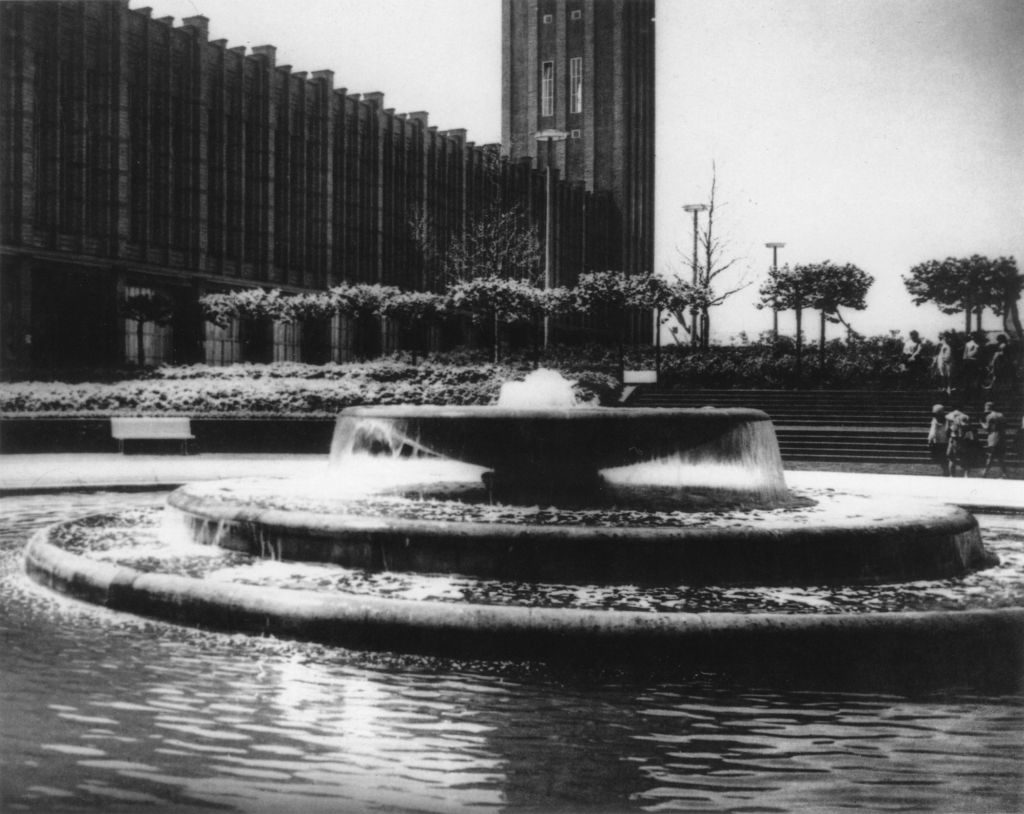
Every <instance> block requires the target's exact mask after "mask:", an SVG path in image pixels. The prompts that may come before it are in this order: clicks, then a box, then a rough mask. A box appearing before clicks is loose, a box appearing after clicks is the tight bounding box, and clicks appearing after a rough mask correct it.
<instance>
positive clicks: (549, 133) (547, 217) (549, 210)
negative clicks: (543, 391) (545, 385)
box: [534, 128, 569, 350]
mask: <svg viewBox="0 0 1024 814" xmlns="http://www.w3.org/2000/svg"><path fill="white" fill-rule="evenodd" d="M568 137H569V134H568V133H566V132H565V131H564V130H555V129H552V128H549V129H547V130H541V131H540V132H539V133H537V134H536V135H535V136H534V138H536V139H537V141H544V142H547V155H546V156H545V159H544V290H545V291H546V290H547V289H549V288H551V284H552V283H553V282H554V280H553V279H552V278H553V277H554V272H555V240H554V235H553V232H554V230H555V184H554V173H553V172H552V167H551V165H552V164H553V163H554V143H555V142H556V141H565V140H566V139H567V138H568ZM550 333H551V325H550V322H549V317H548V316H547V314H545V315H544V350H547V348H548V338H549V336H550Z"/></svg>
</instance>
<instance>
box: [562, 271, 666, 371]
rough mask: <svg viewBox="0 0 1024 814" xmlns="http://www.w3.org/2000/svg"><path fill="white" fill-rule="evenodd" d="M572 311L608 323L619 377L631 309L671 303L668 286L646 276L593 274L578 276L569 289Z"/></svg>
mask: <svg viewBox="0 0 1024 814" xmlns="http://www.w3.org/2000/svg"><path fill="white" fill-rule="evenodd" d="M572 296H573V298H574V300H575V307H576V310H578V311H580V312H582V313H588V314H593V315H595V316H604V317H606V318H609V319H611V320H612V324H613V325H614V331H615V339H616V345H617V347H618V355H619V377H620V378H621V377H622V372H623V370H624V369H625V341H626V330H627V326H628V321H629V320H628V317H629V312H630V310H631V309H641V310H651V311H661V310H664V309H666V308H667V307H668V306H669V305H670V304H671V296H670V292H669V286H668V284H667V283H666V282H665V281H664V280H663V279H662V278H660V277H657V276H655V275H653V274H650V273H644V274H624V273H623V272H621V271H595V272H590V273H589V274H581V275H580V278H579V281H578V282H577V283H576V286H575V288H573V289H572Z"/></svg>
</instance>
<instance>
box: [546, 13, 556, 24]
mask: <svg viewBox="0 0 1024 814" xmlns="http://www.w3.org/2000/svg"><path fill="white" fill-rule="evenodd" d="M554 21H555V15H554V14H545V15H544V25H551V23H553V22H554Z"/></svg>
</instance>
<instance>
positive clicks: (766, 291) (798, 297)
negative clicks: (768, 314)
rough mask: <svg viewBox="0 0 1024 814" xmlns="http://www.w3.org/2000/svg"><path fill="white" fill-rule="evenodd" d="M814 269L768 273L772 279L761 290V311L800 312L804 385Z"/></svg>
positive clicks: (780, 269) (783, 268) (799, 355)
mask: <svg viewBox="0 0 1024 814" xmlns="http://www.w3.org/2000/svg"><path fill="white" fill-rule="evenodd" d="M812 270H813V267H812V266H795V267H793V268H790V266H789V265H788V264H786V265H784V266H780V267H778V268H772V269H769V270H768V279H767V280H765V282H764V283H762V285H761V288H760V290H759V292H758V293H759V294H760V296H761V301H760V302H759V303H757V307H758V308H772V309H773V310H775V311H790V310H792V311H795V312H796V381H797V383H799V382H800V373H801V359H802V356H803V312H804V309H805V308H813V307H814V304H815V301H816V300H815V295H814V289H815V280H814V278H813V276H812V274H811V271H812Z"/></svg>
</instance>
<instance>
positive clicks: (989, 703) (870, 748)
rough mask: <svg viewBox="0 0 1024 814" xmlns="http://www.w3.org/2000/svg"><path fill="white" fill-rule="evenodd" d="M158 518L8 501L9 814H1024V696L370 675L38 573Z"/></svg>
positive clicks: (5, 760)
mask: <svg viewBox="0 0 1024 814" xmlns="http://www.w3.org/2000/svg"><path fill="white" fill-rule="evenodd" d="M161 498H162V496H152V495H127V496H125V495H120V496H116V497H115V498H112V497H111V496H95V495H68V496H61V497H60V498H54V497H53V496H44V497H26V498H8V499H3V500H0V509H2V510H3V513H4V515H3V516H4V521H3V524H2V529H0V631H2V637H3V641H2V647H3V650H2V652H3V671H2V698H0V702H2V706H0V712H2V719H0V726H2V733H0V759H2V764H3V767H4V768H3V772H2V775H0V783H2V786H0V790H2V798H0V803H2V804H0V808H2V810H3V811H5V812H6V811H18V810H24V809H29V810H42V811H62V810H68V811H71V810H89V809H91V810H104V811H107V810H120V811H141V810H167V809H170V810H183V811H184V810H204V809H209V810H227V811H256V812H263V811H266V812H290V811H296V812H307V811H361V810H366V809H368V808H370V807H374V806H377V807H380V808H383V809H384V810H393V811H439V812H441V811H444V812H446V811H453V810H456V811H457V810H493V809H527V808H530V809H533V810H538V809H539V810H543V811H547V810H555V809H577V810H578V809H588V810H590V809H599V808H600V809H604V810H614V811H618V810H623V809H637V810H639V809H648V810H662V809H664V810H668V809H673V810H709V811H728V810H747V811H751V810H758V811H794V810H805V811H820V810H823V809H833V810H834V809H838V808H853V809H856V810H861V811H879V810H895V809H899V810H911V811H923V810H928V811H973V812H981V811H1019V810H1021V808H1022V806H1024V708H1022V699H1021V698H1020V697H1017V696H1004V695H988V694H984V693H980V692H978V691H977V690H974V691H966V690H964V689H962V688H956V687H952V688H939V689H936V688H932V689H931V690H929V691H928V692H927V693H926V694H923V695H908V694H906V693H895V692H892V691H891V690H890V691H888V692H882V691H880V689H881V688H873V690H872V691H871V692H863V691H862V692H856V693H855V692H850V691H839V690H836V689H834V688H833V689H828V688H825V689H822V688H821V687H817V688H815V687H814V686H813V683H807V684H796V683H792V680H791V678H789V679H786V681H781V680H772V679H771V678H769V677H757V678H750V677H749V676H737V675H723V674H719V675H710V674H700V675H691V674H687V675H678V676H666V675H664V674H661V675H659V676H644V675H634V674H629V673H624V672H611V671H597V670H592V671H587V672H579V671H569V670H567V669H564V670H556V669H553V668H545V667H544V666H542V665H531V664H489V663H464V662H453V661H448V660H431V659H423V658H406V657H401V656H397V655H386V654H385V655H374V654H357V653H352V652H349V651H345V650H340V649H336V648H329V647H324V646H320V645H316V644H308V643H297V642H281V641H276V640H272V639H260V638H253V637H246V636H238V635H222V634H212V633H205V632H200V631H194V630H189V629H185V628H179V627H176V626H173V625H168V624H162V623H158V622H151V621H147V620H141V619H137V618H134V617H130V616H124V615H120V614H114V613H111V612H109V611H105V610H104V609H102V608H96V607H92V606H88V605H83V604H81V603H77V602H74V601H71V600H67V599H63V598H60V597H55V596H53V595H51V594H49V593H48V592H46V591H45V590H44V589H42V588H39V587H37V586H35V585H33V584H32V583H30V582H29V581H28V580H27V579H26V578H25V577H24V576H23V575H22V574H21V573H20V570H19V569H20V555H21V548H22V546H23V544H24V541H25V539H26V537H27V535H28V532H29V530H30V529H33V528H36V527H38V526H40V525H45V524H48V523H50V522H53V521H54V520H57V519H62V518H64V517H66V516H69V515H74V514H77V513H86V512H93V511H103V510H106V509H109V508H111V507H112V506H115V505H116V506H124V505H149V504H152V503H157V502H160V500H161ZM999 522H1001V521H1000V520H999V519H998V518H987V519H984V523H985V524H989V525H991V524H998V523H999ZM1018 522H1019V521H1018Z"/></svg>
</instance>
